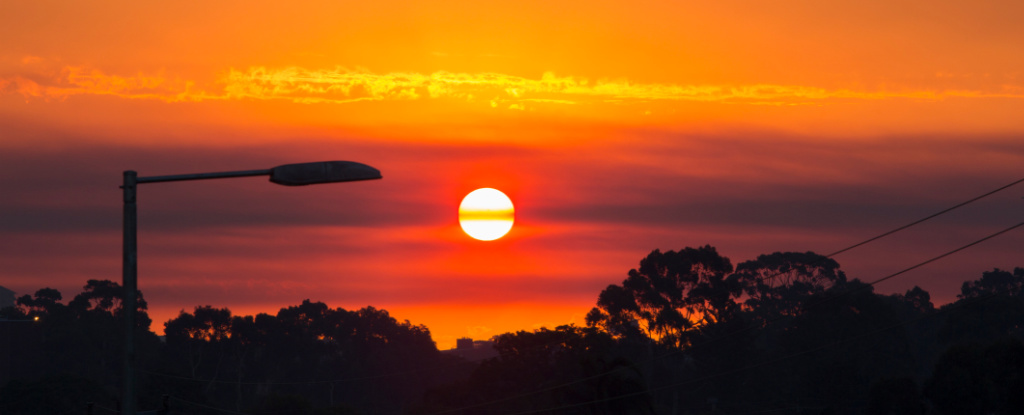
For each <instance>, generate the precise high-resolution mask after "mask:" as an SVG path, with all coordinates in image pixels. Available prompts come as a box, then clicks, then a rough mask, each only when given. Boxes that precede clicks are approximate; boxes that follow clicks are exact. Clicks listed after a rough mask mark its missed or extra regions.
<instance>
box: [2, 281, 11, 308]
mask: <svg viewBox="0 0 1024 415" xmlns="http://www.w3.org/2000/svg"><path fill="white" fill-rule="evenodd" d="M4 307H14V291H11V290H8V289H7V288H4V287H2V286H0V308H4Z"/></svg>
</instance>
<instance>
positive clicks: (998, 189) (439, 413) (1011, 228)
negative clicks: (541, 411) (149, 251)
mask: <svg viewBox="0 0 1024 415" xmlns="http://www.w3.org/2000/svg"><path fill="white" fill-rule="evenodd" d="M1022 182H1024V178H1022V179H1019V180H1016V181H1014V182H1012V183H1009V184H1007V185H1004V186H1001V187H999V188H997V189H994V190H991V191H988V192H986V193H983V194H981V195H978V196H975V197H973V198H971V199H968V200H966V201H963V202H961V203H958V204H956V205H954V206H951V207H949V208H946V209H943V210H941V211H939V212H936V213H934V214H931V215H928V216H926V217H924V218H921V219H918V220H915V221H913V222H910V223H908V224H905V225H902V226H899V227H897V228H894V229H892V230H889V231H886V232H883V233H881V234H879V235H876V236H873V237H871V238H868V239H866V240H863V241H860V242H857V243H855V244H853V245H850V246H847V247H845V248H842V249H840V250H838V251H835V252H832V253H830V254H828V255H824V256H825V257H832V256H835V255H839V254H842V253H845V252H847V251H850V250H853V249H855V248H858V247H860V246H863V245H866V244H868V243H871V242H874V241H877V240H879V239H882V238H884V237H886V236H889V235H892V234H894V233H897V232H900V231H903V230H905V229H908V228H910V227H913V226H916V225H918V224H921V223H923V222H926V221H928V220H930V219H933V218H936V217H938V216H941V215H944V214H946V213H949V212H951V211H953V210H956V209H958V208H961V207H963V206H966V205H969V204H971V203H974V202H976V201H978V200H981V199H983V198H985V197H988V196H991V195H993V194H996V193H998V192H1001V191H1003V190H1006V189H1008V188H1010V187H1013V186H1015V185H1017V184H1020V183H1022ZM1021 226H1024V222H1021V223H1018V224H1017V225H1014V226H1011V227H1009V228H1006V229H1003V230H1001V231H999V232H996V233H994V234H991V235H989V236H986V237H984V238H982V239H979V240H976V241H974V242H972V243H969V244H967V245H964V246H961V247H959V248H957V249H954V250H952V251H949V252H946V253H944V254H942V255H939V256H937V257H934V258H931V259H929V260H927V261H924V262H921V263H918V264H916V265H914V266H911V267H909V268H906V269H903V270H901V271H899V272H896V273H894V274H890V275H888V276H885V277H882V278H880V279H878V280H875V281H872V282H870V283H867V285H866V286H874V285H875V284H878V283H880V282H882V281H886V280H889V279H891V278H894V277H896V276H898V275H901V274H904V273H906V272H909V271H911V270H913V269H916V268H919V267H921V266H924V265H927V264H929V263H932V262H935V261H937V260H939V259H942V258H944V257H947V256H949V255H953V254H955V253H957V252H959V251H962V250H964V249H967V248H969V247H971V246H974V245H977V244H979V243H982V242H984V241H986V240H989V239H992V238H994V237H997V236H999V235H1001V234H1003V233H1006V232H1009V231H1011V230H1013V229H1016V228H1018V227H1021ZM781 274H783V272H778V273H775V274H773V275H771V276H768V277H763V278H767V279H769V280H770V279H772V278H774V277H776V276H778V275H781ZM777 320H778V319H773V320H771V321H768V322H765V326H766V325H768V324H770V323H772V322H774V321H777ZM761 327H764V326H761ZM751 328H753V327H747V328H744V329H740V330H738V331H737V332H734V333H730V334H726V335H724V336H721V337H720V338H719V339H722V338H728V337H732V336H733V335H735V334H738V333H741V332H744V331H748V330H750V329H751ZM719 339H713V340H711V341H709V342H705V343H702V344H704V345H706V344H707V343H713V342H715V341H716V340H719ZM554 343H558V341H555V342H554ZM548 346H550V345H541V346H538V347H548ZM678 352H679V351H672V352H669V353H666V354H664V355H660V356H655V357H653V358H652V359H651V360H659V359H662V358H665V357H668V356H671V355H673V354H676V353H678ZM424 370H430V369H429V368H424V369H417V370H412V371H404V372H396V373H391V374H384V375H376V376H366V377H358V378H342V379H334V380H320V381H301V382H242V383H241V384H245V385H253V384H278V385H300V384H326V383H339V382H349V381H358V380H373V379H381V378H387V377H394V376H401V375H404V374H408V373H414V372H420V371H424ZM146 372H147V373H150V374H154V375H158V376H165V377H172V378H179V379H183V380H189V381H202V382H213V383H225V384H239V382H234V381H226V380H223V381H222V380H216V379H213V380H203V379H194V378H188V377H184V376H178V375H170V374H164V373H157V372H149V371H146ZM609 373H610V372H609ZM606 374H607V373H600V374H596V375H592V376H590V377H586V378H582V379H579V380H576V381H573V382H568V383H564V384H560V385H554V386H550V387H546V388H544V389H540V390H536V391H532V392H528V393H525V394H522V395H517V396H514V397H507V398H502V399H500V400H496V401H492V402H488V403H484V404H480V405H475V406H470V407H465V408H457V409H454V410H447V411H442V412H436V413H433V414H432V415H441V414H446V413H451V412H454V411H455V410H464V409H471V408H475V407H479V406H486V405H491V404H494V403H500V402H505V401H509V400H513V399H517V398H522V397H527V396H531V395H535V394H538V393H543V392H547V391H551V390H555V389H558V388H563V387H566V386H570V385H572V384H576V383H580V382H585V381H587V380H591V379H595V378H598V377H600V376H604V375H606Z"/></svg>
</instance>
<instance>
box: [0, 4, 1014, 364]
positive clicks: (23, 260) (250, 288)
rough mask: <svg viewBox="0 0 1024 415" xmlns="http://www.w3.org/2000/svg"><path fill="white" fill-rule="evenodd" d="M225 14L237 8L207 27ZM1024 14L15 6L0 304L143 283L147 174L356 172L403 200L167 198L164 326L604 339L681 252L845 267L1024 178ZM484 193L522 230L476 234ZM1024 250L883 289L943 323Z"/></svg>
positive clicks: (902, 260) (993, 203)
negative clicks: (910, 294) (389, 328)
mask: <svg viewBox="0 0 1024 415" xmlns="http://www.w3.org/2000/svg"><path fill="white" fill-rule="evenodd" d="M211 3H213V4H211ZM1021 16H1024V2H1020V1H1016V0H1006V1H973V2H966V1H935V0H929V1H924V0H896V1H868V2H865V1H862V0H861V1H852V0H836V1H820V0H813V1H812V0H799V1H797V0H783V1H777V2H756V1H729V0H725V1H714V2H686V1H629V2H627V1H594V0H590V1H531V0H526V1H524V0H520V1H503V0H499V1H489V2H479V1H417V0H412V1H390V0H383V1H382V0H378V1H366V2H342V1H297V2H288V3H284V2H279V1H273V2H271V1H253V0H247V1H220V2H198V1H196V2H193V1H180V2H157V3H153V2H137V1H121V0H117V1H103V2H76V1H43V0H36V1H24V2H22V1H14V2H5V3H4V4H3V5H2V6H0V39H2V41H0V285H2V286H5V287H7V288H9V289H12V290H14V291H15V292H16V293H17V294H18V295H21V294H30V293H32V292H34V291H35V290H37V289H39V288H42V287H53V288H57V289H59V290H60V291H61V292H62V293H63V294H64V296H65V300H67V299H70V298H71V297H73V296H74V295H75V294H77V293H78V292H80V290H81V287H82V286H84V285H85V283H86V281H87V280H89V279H110V280H114V281H117V282H120V280H121V225H122V223H121V220H122V218H121V208H122V205H121V203H122V199H121V192H120V189H118V186H119V185H120V183H121V177H122V176H121V175H122V171H124V170H136V171H138V173H139V175H140V176H156V175H167V174H181V173H198V172H215V171H228V170H251V169H263V168H270V167H273V166H276V165H280V164H287V163H297V162H306V161H320V160H352V161H358V162H362V163H366V164H369V165H371V166H374V167H376V168H378V169H380V171H381V173H382V174H383V176H384V179H383V180H379V181H369V182H357V183H344V184H334V185H320V186H309V187H297V188H289V187H282V186H277V185H273V184H270V183H268V182H267V180H266V179H264V178H240V179H231V180H215V181H205V182H184V183H152V184H144V185H141V186H140V187H139V195H138V201H139V202H138V203H139V205H138V206H139V208H138V209H139V288H140V289H141V290H142V291H143V293H144V295H145V297H146V299H147V300H148V302H149V306H150V315H151V317H152V318H153V320H154V324H153V327H152V329H153V330H154V331H156V332H162V330H163V323H164V322H165V321H167V320H168V319H170V318H172V317H174V316H175V315H177V313H178V312H179V311H180V310H189V311H191V310H192V309H193V307H195V306H197V305H206V304H209V305H213V306H217V307H228V308H230V309H231V310H232V311H233V312H234V313H235V314H253V313H258V312H268V313H276V311H277V310H278V309H279V308H280V307H284V306H289V305H296V304H299V303H300V302H301V301H302V300H303V299H307V298H308V299H311V300H313V301H323V302H325V303H327V304H328V305H329V306H331V307H343V308H346V309H356V308H360V307H363V306H366V305H372V306H374V307H377V308H384V309H386V310H388V311H389V312H390V313H391V314H392V315H393V316H394V317H396V318H398V319H399V320H406V319H408V320H410V321H411V322H412V323H414V324H425V325H426V326H428V327H429V328H430V329H431V332H432V334H433V337H434V339H435V341H437V343H438V346H439V347H441V348H449V347H453V346H454V343H455V339H456V338H458V337H464V336H468V337H473V338H476V339H484V338H489V337H491V336H493V335H497V334H500V333H503V332H507V331H515V330H532V329H535V328H539V327H541V326H548V327H553V326H556V325H560V324H566V323H576V324H583V316H584V315H585V314H586V312H587V311H588V310H589V309H590V308H591V307H592V306H593V305H594V304H595V302H596V299H597V296H598V294H599V293H600V291H601V290H602V289H603V288H604V287H606V286H607V285H609V284H615V283H620V282H621V281H622V280H623V279H624V278H625V277H626V273H627V271H628V270H629V269H630V268H634V267H636V265H637V263H638V262H639V260H640V259H641V258H643V257H644V256H646V255H647V254H648V253H649V252H650V251H651V250H653V249H656V248H657V249H661V250H676V249H680V248H683V247H687V246H693V247H696V246H701V245H705V244H710V245H712V246H715V247H717V248H718V250H719V252H720V253H721V254H722V255H724V256H727V257H729V258H731V259H732V261H733V264H734V265H735V264H738V263H740V262H742V261H745V260H748V259H753V258H755V257H756V256H757V255H759V254H768V253H772V252H776V251H815V252H818V253H828V252H833V251H835V250H838V249H840V248H843V247H845V246H847V245H850V244H853V243H856V242H859V241H860V240H863V239H866V238H868V237H871V236H874V235H876V234H879V233H882V232H884V231H887V230H889V229H892V228H894V227H897V226H900V225H903V224H905V223H908V222H911V221H913V220H916V219H919V218H922V217H924V216H927V215H929V214H932V213H935V212H937V211H940V210H942V209H945V208H947V207H950V206H952V205H955V204H957V203H959V202H961V201H964V200H967V199H969V198H971V197H974V196H977V195H979V194H982V193H984V192H987V191H989V190H992V189H995V188H998V187H1000V186H1003V185H1006V184H1008V183H1011V182H1013V181H1015V180H1018V179H1021V178H1024V53H1022V52H1021V45H1024V25H1021V24H1020V17H1021ZM480 187H493V188H497V189H500V190H502V191H503V192H505V193H506V194H507V195H508V196H509V197H510V198H511V199H512V201H513V203H515V218H516V223H515V226H514V227H513V228H512V231H511V232H510V233H509V234H508V235H506V236H505V237H503V238H501V239H498V240H496V241H491V242H484V241H477V240H474V239H471V238H469V237H468V236H467V235H465V234H464V233H463V232H462V230H461V229H460V227H459V223H458V206H459V202H460V201H461V199H462V197H463V196H465V195H466V194H467V193H469V192H470V191H472V190H474V189H477V188H480ZM1022 196H1024V184H1021V185H1018V186H1017V187H1013V188H1010V189H1008V190H1006V191H1003V192H1000V193H998V194H996V195H994V196H991V197H989V198H986V199H984V200H982V201H979V202H977V203H974V204H971V205H969V206H967V207H964V208H962V209H959V210H957V211H954V212H952V213H950V214H947V215H944V216H941V217H939V218H936V219H934V220H932V221H929V222H926V223H924V224H922V225H919V226H917V227H914V228H911V229H909V230H907V231H904V232H902V233H899V234H896V235H894V236H891V237H889V238H886V239H883V240H880V241H878V242H875V243H872V244H869V245H866V246H864V247H862V248H858V249H856V250H853V251H850V252H848V253H844V254H841V255H838V256H836V260H837V261H838V262H839V263H840V264H841V265H842V266H843V269H845V270H846V272H847V274H848V276H849V277H850V278H860V279H862V280H874V279H877V278H879V277H882V276H885V275H888V274H890V273H893V272H896V271H899V270H901V269H903V268H906V267H908V266H911V265H914V264H916V263H918V262H920V261H923V260H926V259H928V258H931V257H934V256H936V255H939V254H942V253H944V252H946V251H949V250H951V249H954V248H957V247H959V246H961V245H964V244H967V243H969V242H972V241H974V240H977V239H980V238H982V237H984V236H986V235H989V234H991V233H994V232H997V231H999V230H1001V229H1004V228H1007V227H1010V226H1012V225H1014V224H1017V223H1019V222H1021V221H1022V220H1024V199H1022ZM1015 266H1024V229H1017V230H1015V231H1012V232H1009V233H1007V234H1004V235H1001V236H999V237H998V238H994V239H992V240H989V241H986V242H985V243H983V244H979V245H978V246H975V247H972V248H970V249H968V250H965V251H963V252H961V253H958V254H956V255H953V256H950V257H948V258H946V259H944V260H942V261H940V262H936V263H934V264H930V265H928V266H926V267H922V268H920V269H917V270H914V271H912V272H910V273H907V274H905V275H902V276H900V277H898V278H895V279H893V280H890V281H886V282H884V283H881V284H879V285H878V286H877V290H878V291H879V292H883V293H894V292H900V293H902V292H904V291H905V290H907V289H909V288H911V287H913V286H914V285H919V286H921V287H922V288H924V289H926V290H928V291H929V292H931V293H932V298H933V301H935V302H936V303H937V304H942V303H945V302H948V301H950V300H952V299H955V295H956V294H957V293H958V292H959V287H960V284H961V283H962V282H963V281H965V280H969V279H976V278H978V277H980V275H981V272H982V271H985V270H991V269H992V268H995V267H999V268H1004V269H1005V268H1013V267H1015Z"/></svg>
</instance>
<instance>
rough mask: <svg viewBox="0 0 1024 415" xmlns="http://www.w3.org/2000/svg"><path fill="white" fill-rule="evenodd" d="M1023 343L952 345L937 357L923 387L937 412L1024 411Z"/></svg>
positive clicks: (962, 414)
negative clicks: (932, 370)
mask: <svg viewBox="0 0 1024 415" xmlns="http://www.w3.org/2000/svg"><path fill="white" fill-rule="evenodd" d="M1022 392H1024V344H1022V343H1021V341H1020V340H1018V339H1013V338H1004V339H1001V340H998V341H996V342H994V343H991V344H989V345H987V346H983V345H981V344H978V343H975V344H970V345H959V346H954V347H952V348H950V349H949V350H947V351H946V352H945V353H943V354H942V356H941V357H940V358H939V361H938V363H937V364H936V365H935V373H934V374H933V375H932V377H931V379H929V380H928V383H927V385H926V387H925V394H926V395H927V396H928V398H929V399H930V400H931V401H932V402H933V403H934V405H935V409H936V412H937V413H938V414H942V415H946V414H950V415H952V414H957V415H982V414H1020V413H1024V393H1022Z"/></svg>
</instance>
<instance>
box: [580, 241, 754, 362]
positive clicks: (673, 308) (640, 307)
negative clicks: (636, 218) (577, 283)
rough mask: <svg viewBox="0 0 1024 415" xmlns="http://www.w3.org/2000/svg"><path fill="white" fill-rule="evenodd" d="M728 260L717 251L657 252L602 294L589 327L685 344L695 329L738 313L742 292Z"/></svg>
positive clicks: (690, 249)
mask: <svg viewBox="0 0 1024 415" xmlns="http://www.w3.org/2000/svg"><path fill="white" fill-rule="evenodd" d="M732 270H733V268H732V264H731V263H730V262H729V259H728V258H724V257H722V256H720V255H718V252H717V251H716V250H715V248H713V247H711V246H710V245H706V246H703V247H700V248H684V249H681V250H679V251H678V252H677V251H667V252H664V253H662V252H661V251H660V250H654V251H653V252H651V253H650V254H649V255H647V257H646V258H644V259H643V260H641V261H640V267H639V268H638V269H632V270H630V271H629V277H628V278H626V280H624V281H623V282H622V285H611V286H609V287H608V288H606V289H605V290H604V291H602V292H601V294H600V295H599V296H598V300H597V307H595V308H594V309H592V310H591V311H590V313H589V314H587V324H588V325H589V326H593V327H601V328H603V329H605V330H607V331H608V332H610V333H613V334H615V335H617V336H618V337H629V336H630V335H636V334H641V335H643V336H645V337H647V338H650V339H654V340H657V341H659V342H661V343H663V344H669V345H674V346H677V347H678V346H682V345H685V344H686V342H687V340H686V334H687V332H689V331H690V330H692V329H694V328H695V327H700V326H704V325H708V324H714V323H716V322H719V321H722V320H724V319H727V318H729V316H731V314H732V313H734V312H736V311H737V305H736V303H735V301H734V300H735V299H736V298H737V297H738V296H739V295H740V293H741V292H742V286H741V285H740V283H739V281H737V280H736V279H727V278H726V277H727V276H728V275H729V274H730V273H731V272H732Z"/></svg>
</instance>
